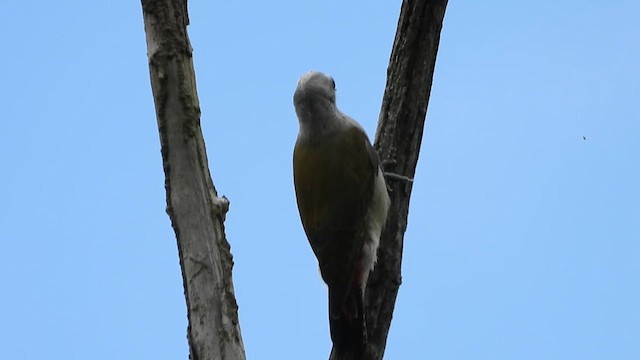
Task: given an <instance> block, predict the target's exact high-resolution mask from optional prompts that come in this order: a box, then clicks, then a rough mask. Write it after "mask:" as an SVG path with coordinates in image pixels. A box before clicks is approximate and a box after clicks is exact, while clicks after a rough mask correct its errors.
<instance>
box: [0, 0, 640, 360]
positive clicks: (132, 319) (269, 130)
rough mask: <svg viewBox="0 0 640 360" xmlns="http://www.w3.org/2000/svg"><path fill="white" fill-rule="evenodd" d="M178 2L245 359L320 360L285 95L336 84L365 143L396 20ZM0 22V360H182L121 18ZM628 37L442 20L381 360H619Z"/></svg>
mask: <svg viewBox="0 0 640 360" xmlns="http://www.w3.org/2000/svg"><path fill="white" fill-rule="evenodd" d="M189 5H190V18H191V24H192V25H191V26H190V27H189V32H190V35H191V41H192V45H193V47H194V59H195V67H196V72H197V80H198V91H199V96H200V102H201V107H202V126H203V131H204V135H205V139H206V143H207V149H208V153H209V160H210V167H211V172H212V175H213V178H214V182H215V184H216V186H217V189H218V191H219V193H220V194H221V195H226V196H227V197H228V198H229V199H230V200H231V212H230V213H229V214H228V218H227V223H226V227H227V236H228V238H229V241H230V243H231V245H232V252H233V254H234V259H235V263H236V266H235V269H234V281H235V288H236V296H237V300H238V303H239V306H240V321H241V328H242V333H243V337H244V342H245V345H246V350H247V355H248V358H250V359H310V360H314V359H326V358H327V357H328V352H329V348H330V340H329V336H328V326H327V315H326V290H325V288H324V285H323V284H322V281H321V280H320V277H319V275H318V271H317V267H316V264H315V259H314V258H313V255H312V253H311V250H310V248H309V246H308V244H307V243H306V239H305V237H304V234H303V232H302V228H301V225H300V222H299V218H298V214H297V210H296V207H295V198H294V193H293V184H292V175H291V151H292V147H293V143H294V141H295V136H296V133H297V120H296V118H295V113H294V111H293V105H292V94H293V90H294V88H295V84H296V81H297V79H298V77H299V76H300V75H301V74H302V73H304V72H305V71H307V70H310V69H315V70H321V71H324V72H326V73H328V74H331V75H332V76H334V78H335V79H336V82H337V87H338V105H339V107H340V108H341V109H342V110H343V111H344V112H345V113H347V114H349V115H351V116H352V117H354V118H355V119H357V120H359V121H360V122H361V123H362V124H363V126H364V127H365V129H367V131H368V132H369V134H370V135H371V136H373V132H374V131H375V128H376V121H377V118H378V112H379V110H380V101H381V98H382V93H383V90H384V84H385V76H386V67H387V62H388V58H389V53H390V49H391V45H392V42H393V37H394V34H395V28H396V24H397V18H398V14H399V8H400V2H399V1H385V2H382V1H379V2H366V3H364V2H355V1H338V0H331V1H323V2H299V1H272V2H259V1H255V2H250V3H246V2H243V3H233V2H210V1H197V0H192V1H190V4H189ZM0 13H2V14H4V15H5V16H4V20H3V21H2V22H0V33H1V34H2V36H1V37H0V45H1V47H2V49H4V52H3V53H4V55H3V56H2V57H1V58H0V66H1V68H2V69H3V70H4V71H3V77H2V81H0V95H1V96H0V114H1V115H0V117H1V118H2V121H0V160H1V162H2V164H3V168H4V171H3V176H1V177H0V188H1V189H3V193H4V206H2V207H0V241H1V243H2V249H3V250H2V261H0V274H1V275H0V279H1V282H2V294H1V296H0V358H2V359H18V358H19V359H86V358H91V359H186V358H187V357H188V349H187V342H186V338H185V332H186V326H187V322H186V309H185V303H184V297H183V289H182V283H181V276H180V268H179V264H178V257H177V249H176V242H175V238H174V234H173V231H172V229H171V227H170V224H169V219H168V217H167V215H166V214H165V212H164V209H165V193H164V187H163V184H164V175H163V172H162V165H161V157H160V147H159V141H158V134H157V127H156V120H155V113H154V107H153V100H152V96H151V90H150V83H149V75H148V66H147V58H146V44H145V37H144V28H143V22H142V15H141V7H140V3H139V2H136V1H113V2H86V1H73V0H69V1H64V2H57V3H56V2H48V1H38V0H36V1H30V2H24V1H14V2H9V1H5V2H3V3H2V4H0ZM639 18H640V4H638V2H636V1H622V0H619V1H612V2H607V3H605V2H595V1H586V2H585V1H570V0H567V1H562V2H558V1H538V2H515V1H485V2H477V1H451V2H450V4H449V6H448V10H447V14H446V18H445V24H444V30H443V33H442V38H441V43H440V51H439V54H438V60H437V65H436V73H435V78H434V83H433V90H432V94H431V101H430V104H429V111H428V115H427V126H426V130H425V135H424V139H423V146H422V151H421V156H420V162H419V164H418V170H417V174H416V177H415V179H416V180H415V185H414V190H413V197H412V199H411V211H410V216H409V227H408V230H407V233H406V236H405V256H404V263H403V280H404V282H403V285H402V287H401V289H400V293H399V297H398V302H397V307H396V312H395V316H394V320H393V324H392V329H391V333H390V336H389V341H388V346H387V356H386V359H437V360H448V359H451V360H457V359H460V360H466V359H487V360H489V359H505V360H506V359H509V360H512V359H532V360H533V359H536V360H539V359H554V360H555V359H558V360H559V359H563V360H564V359H617V360H623V359H638V358H640V343H639V342H638V339H640V309H639V306H638V304H640V289H639V288H638V277H639V276H640V241H639V240H640V229H639V226H638V223H639V221H638V219H639V215H640V190H638V184H640V171H639V170H638V164H639V160H640V145H639V141H638V138H639V136H640V122H639V118H640V101H638V100H639V99H640V75H639V72H638V69H639V68H640V45H639V44H640V41H639V40H640V25H638V21H637V20H638V19H639ZM583 137H586V140H584V139H583Z"/></svg>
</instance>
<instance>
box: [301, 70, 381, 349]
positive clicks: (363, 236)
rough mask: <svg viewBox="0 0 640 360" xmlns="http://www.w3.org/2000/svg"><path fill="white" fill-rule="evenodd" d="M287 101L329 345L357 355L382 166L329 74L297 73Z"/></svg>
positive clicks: (362, 340) (376, 234)
mask: <svg viewBox="0 0 640 360" xmlns="http://www.w3.org/2000/svg"><path fill="white" fill-rule="evenodd" d="M293 103H294V106H295V110H296V115H297V117H298V122H299V125H300V128H299V133H298V138H297V140H296V144H295V148H294V151H293V177H294V184H295V192H296V200H297V203H298V210H299V212H300V219H301V220H302V226H303V228H304V231H305V234H306V236H307V239H308V240H309V244H310V245H311V248H312V250H313V252H314V254H315V256H316V258H317V259H318V265H319V267H320V274H321V276H322V279H323V280H324V282H325V283H326V284H327V287H328V290H329V328H330V332H331V340H332V342H333V349H332V353H335V354H334V358H337V359H341V358H349V359H359V358H360V357H361V356H362V354H363V353H364V350H365V348H366V341H367V340H366V320H365V314H364V290H365V288H366V285H367V280H368V278H369V273H370V271H371V270H372V269H373V267H374V265H375V262H376V258H377V249H378V245H379V243H380V234H381V233H382V229H383V228H384V225H385V222H386V219H387V213H388V210H389V205H390V199H389V195H388V193H387V186H386V183H385V180H384V174H383V171H382V169H381V167H380V161H379V159H378V155H377V154H376V152H375V150H374V149H373V146H371V142H370V141H369V138H368V137H367V134H366V133H365V131H364V129H363V128H362V126H360V124H358V123H357V122H356V121H355V120H353V119H352V118H350V117H349V116H347V115H345V114H343V113H342V112H341V111H340V110H338V108H337V106H336V85H335V81H334V80H333V78H331V77H330V76H327V75H325V74H323V73H321V72H315V71H311V72H308V73H306V74H304V75H302V77H300V80H299V81H298V85H297V87H296V90H295V93H294V95H293Z"/></svg>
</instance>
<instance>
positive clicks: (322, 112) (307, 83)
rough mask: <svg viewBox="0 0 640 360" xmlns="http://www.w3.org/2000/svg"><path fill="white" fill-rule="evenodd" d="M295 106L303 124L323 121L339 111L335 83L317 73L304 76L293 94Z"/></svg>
mask: <svg viewBox="0 0 640 360" xmlns="http://www.w3.org/2000/svg"><path fill="white" fill-rule="evenodd" d="M293 105H294V106H295V108H296V114H297V115H298V120H299V121H300V123H301V124H303V123H307V122H318V121H323V119H326V118H327V115H330V114H333V113H334V112H335V111H337V109H336V83H335V81H333V78H332V77H330V76H327V75H325V74H323V73H321V72H317V71H310V72H308V73H306V74H304V75H302V76H301V77H300V80H298V86H297V87H296V91H295V93H294V94H293Z"/></svg>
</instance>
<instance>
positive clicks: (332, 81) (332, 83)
mask: <svg viewBox="0 0 640 360" xmlns="http://www.w3.org/2000/svg"><path fill="white" fill-rule="evenodd" d="M331 86H332V87H333V90H335V89H336V82H335V80H333V78H331Z"/></svg>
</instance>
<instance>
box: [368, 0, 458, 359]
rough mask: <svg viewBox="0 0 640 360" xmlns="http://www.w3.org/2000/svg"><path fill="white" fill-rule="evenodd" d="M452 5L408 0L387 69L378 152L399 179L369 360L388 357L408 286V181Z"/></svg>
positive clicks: (374, 278)
mask: <svg viewBox="0 0 640 360" xmlns="http://www.w3.org/2000/svg"><path fill="white" fill-rule="evenodd" d="M446 6H447V0H423V1H412V0H404V1H403V4H402V9H401V12H400V19H399V21H398V29H397V32H396V37H395V40H394V44H393V50H392V52H391V59H390V61H389V67H388V69H387V85H386V88H385V93H384V97H383V101H382V110H381V112H380V119H379V123H378V130H377V133H376V140H375V147H376V150H377V151H378V154H379V155H380V158H381V159H382V162H383V164H384V165H385V171H386V172H389V173H392V174H396V175H398V176H397V177H393V176H391V177H389V176H387V184H388V187H389V189H390V195H391V208H390V211H389V218H388V219H387V225H386V228H385V230H384V232H383V234H382V238H381V240H380V248H379V250H378V263H377V265H376V267H375V269H374V271H373V273H372V274H371V276H370V277H369V283H368V285H367V290H366V296H365V307H366V310H365V312H366V316H367V326H368V328H367V335H368V339H369V341H368V346H367V352H366V356H365V359H367V360H379V359H382V357H383V355H384V349H385V347H386V342H387V335H388V333H389V327H390V325H391V318H392V316H393V309H394V306H395V301H396V297H397V294H398V289H399V287H400V284H401V283H402V275H401V265H402V247H403V239H404V232H405V230H406V228H407V216H408V212H409V200H410V196H411V190H412V188H413V182H412V181H407V180H405V179H409V180H411V179H413V177H414V174H415V171H416V165H417V163H418V155H419V151H420V144H421V142H422V133H423V130H424V124H425V115H426V113H427V105H428V102H429V95H430V93H431V83H432V80H433V71H434V67H435V63H436V55H437V52H438V44H439V42H440V31H441V29H442V21H443V19H444V13H445V8H446Z"/></svg>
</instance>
